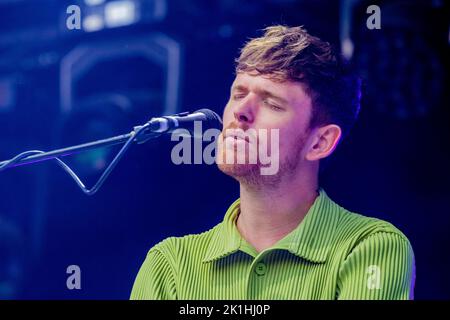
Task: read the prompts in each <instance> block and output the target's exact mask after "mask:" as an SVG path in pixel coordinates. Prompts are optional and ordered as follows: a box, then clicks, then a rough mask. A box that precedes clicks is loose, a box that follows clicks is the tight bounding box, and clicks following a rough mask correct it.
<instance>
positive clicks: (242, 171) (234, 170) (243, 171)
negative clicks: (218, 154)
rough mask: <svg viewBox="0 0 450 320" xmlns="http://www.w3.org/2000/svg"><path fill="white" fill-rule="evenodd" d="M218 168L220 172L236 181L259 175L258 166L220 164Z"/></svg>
mask: <svg viewBox="0 0 450 320" xmlns="http://www.w3.org/2000/svg"><path fill="white" fill-rule="evenodd" d="M217 166H218V168H219V170H220V171H222V172H223V173H225V174H227V175H229V176H232V177H233V178H236V179H239V178H242V177H246V176H254V175H255V173H256V174H259V167H258V165H256V164H228V163H219V164H217Z"/></svg>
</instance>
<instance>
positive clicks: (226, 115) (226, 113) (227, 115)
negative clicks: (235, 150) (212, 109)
mask: <svg viewBox="0 0 450 320" xmlns="http://www.w3.org/2000/svg"><path fill="white" fill-rule="evenodd" d="M233 119H234V115H233V111H232V108H231V106H230V103H228V104H227V105H226V106H225V109H224V110H223V116H222V122H223V127H224V128H226V127H227V126H228V125H229V124H230V123H231V122H232V121H233Z"/></svg>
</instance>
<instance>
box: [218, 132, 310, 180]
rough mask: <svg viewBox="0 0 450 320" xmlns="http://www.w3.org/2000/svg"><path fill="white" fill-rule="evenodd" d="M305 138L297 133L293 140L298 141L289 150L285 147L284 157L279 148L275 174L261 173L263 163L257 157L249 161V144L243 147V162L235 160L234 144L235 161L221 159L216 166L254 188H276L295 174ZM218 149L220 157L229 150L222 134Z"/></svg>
mask: <svg viewBox="0 0 450 320" xmlns="http://www.w3.org/2000/svg"><path fill="white" fill-rule="evenodd" d="M305 140H306V138H305V136H304V135H302V134H299V137H298V138H297V139H296V140H295V141H298V143H296V144H294V145H293V146H292V148H290V150H286V149H285V150H284V152H285V155H284V157H283V154H282V152H281V150H280V158H279V160H277V161H279V169H278V171H277V173H276V174H272V175H263V174H261V168H262V167H264V166H265V165H263V164H261V162H260V159H259V158H258V159H257V162H256V163H249V161H248V159H249V149H250V147H249V145H247V146H246V149H245V163H238V162H237V161H236V157H237V152H236V145H234V157H235V158H234V160H235V161H233V162H232V163H227V162H225V161H221V162H218V163H217V166H218V168H219V170H220V171H222V172H223V173H225V174H226V175H229V176H231V177H233V178H234V179H236V180H237V181H238V182H239V183H241V184H244V185H247V186H250V187H255V188H262V187H265V188H266V187H270V188H276V187H277V186H279V185H280V183H281V182H282V181H283V180H285V179H289V178H293V177H294V176H295V173H296V171H297V169H298V166H299V165H300V154H301V152H302V150H303V147H304V145H305ZM258 141H259V139H258ZM218 151H219V152H218V156H220V157H222V159H224V158H225V157H226V153H227V151H230V150H229V149H227V147H226V146H225V144H224V139H223V136H221V137H220V139H219V148H218Z"/></svg>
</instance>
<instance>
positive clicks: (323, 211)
mask: <svg viewBox="0 0 450 320" xmlns="http://www.w3.org/2000/svg"><path fill="white" fill-rule="evenodd" d="M239 205H240V199H238V200H236V201H235V202H234V203H233V204H232V205H231V206H230V207H229V208H228V210H227V212H226V214H225V217H224V220H223V222H222V223H220V224H219V225H218V226H217V228H215V229H214V231H213V235H212V238H211V242H210V244H209V246H208V249H207V251H206V254H205V256H204V259H203V262H211V261H213V260H217V259H220V258H223V257H225V256H227V255H230V254H232V253H234V252H237V251H238V250H239V249H240V248H241V246H242V243H243V242H245V240H244V239H242V237H241V235H240V233H239V231H238V229H237V227H236V219H237V217H238V215H239V210H240V208H239ZM341 209H342V208H341V207H340V206H339V205H337V204H336V203H335V202H333V201H332V200H331V199H330V198H329V197H328V195H327V194H326V193H325V191H324V190H323V189H319V195H318V196H317V197H316V199H315V200H314V203H313V204H312V206H311V207H310V208H309V210H308V213H307V214H306V216H305V218H304V219H303V220H302V222H301V223H300V224H299V225H298V226H297V227H296V228H295V229H294V230H293V231H292V232H290V233H289V234H288V235H286V236H285V237H284V238H283V239H281V240H280V241H278V242H277V243H276V244H275V245H273V246H272V247H271V248H269V249H266V250H272V249H281V250H288V251H289V252H291V253H292V254H294V255H297V256H299V257H302V258H304V259H307V260H309V261H311V262H318V263H320V262H325V261H326V259H327V256H328V252H329V251H330V248H331V246H332V243H333V235H334V231H335V229H336V226H337V223H338V218H339V214H338V212H339V211H340V210H341Z"/></svg>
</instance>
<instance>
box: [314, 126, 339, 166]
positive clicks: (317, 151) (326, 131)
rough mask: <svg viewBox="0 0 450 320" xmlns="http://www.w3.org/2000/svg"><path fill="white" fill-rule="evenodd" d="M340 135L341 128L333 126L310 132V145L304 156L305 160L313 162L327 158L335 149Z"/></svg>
mask: <svg viewBox="0 0 450 320" xmlns="http://www.w3.org/2000/svg"><path fill="white" fill-rule="evenodd" d="M341 135H342V130H341V128H340V127H339V126H338V125H335V124H329V125H326V126H323V127H319V128H316V129H315V130H314V131H313V132H312V137H311V140H310V141H311V144H310V147H309V150H308V152H307V153H306V156H305V158H306V160H309V161H315V160H320V159H323V158H326V157H328V156H329V155H330V154H331V153H332V152H333V151H334V149H336V146H337V145H338V143H339V140H340V139H341Z"/></svg>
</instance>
